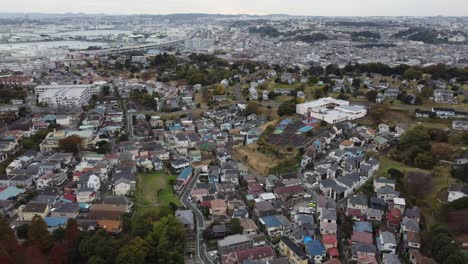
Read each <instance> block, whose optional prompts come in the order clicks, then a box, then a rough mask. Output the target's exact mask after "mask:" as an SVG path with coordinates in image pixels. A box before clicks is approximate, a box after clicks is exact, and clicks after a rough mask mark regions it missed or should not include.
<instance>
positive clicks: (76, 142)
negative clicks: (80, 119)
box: [59, 135, 82, 154]
mask: <svg viewBox="0 0 468 264" xmlns="http://www.w3.org/2000/svg"><path fill="white" fill-rule="evenodd" d="M81 143H82V139H81V137H80V136H78V135H71V136H68V137H66V138H63V139H60V140H59V149H60V150H61V151H64V152H70V153H74V154H77V153H78V152H79V151H80V145H81Z"/></svg>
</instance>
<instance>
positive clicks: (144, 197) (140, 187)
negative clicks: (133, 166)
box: [135, 173, 180, 211]
mask: <svg viewBox="0 0 468 264" xmlns="http://www.w3.org/2000/svg"><path fill="white" fill-rule="evenodd" d="M137 177H138V178H137V187H136V192H135V206H136V208H137V211H139V210H142V211H145V210H146V209H145V208H154V207H156V206H158V205H161V206H167V205H169V204H170V203H174V204H177V205H180V201H179V199H178V198H177V196H176V195H175V194H174V193H173V191H172V185H171V184H170V181H171V179H172V180H173V179H175V178H176V176H174V175H168V174H164V173H139V174H138V176H137Z"/></svg>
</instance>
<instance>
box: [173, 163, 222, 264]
mask: <svg viewBox="0 0 468 264" xmlns="http://www.w3.org/2000/svg"><path fill="white" fill-rule="evenodd" d="M199 176H200V173H199V171H198V170H196V171H195V175H194V176H193V177H192V179H191V180H190V182H189V183H188V184H187V186H186V188H185V190H184V191H183V192H182V195H181V197H180V201H181V202H182V204H183V205H184V206H185V207H187V208H188V209H190V210H192V212H193V214H194V216H195V220H196V221H195V222H196V230H195V233H196V244H197V256H198V258H199V260H200V261H201V263H204V264H207V263H211V264H214V262H213V261H212V260H211V258H210V257H209V256H208V254H207V253H206V244H205V241H204V239H203V230H205V227H206V224H205V218H204V216H203V214H202V212H200V210H199V209H198V208H197V206H196V205H194V204H193V203H191V202H190V201H189V196H190V193H191V192H192V189H193V188H194V187H195V184H197V182H198V177H199Z"/></svg>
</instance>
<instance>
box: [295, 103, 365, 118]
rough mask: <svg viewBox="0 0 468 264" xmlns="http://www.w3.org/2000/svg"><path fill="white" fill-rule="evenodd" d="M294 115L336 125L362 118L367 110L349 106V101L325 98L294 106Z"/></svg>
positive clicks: (361, 107)
mask: <svg viewBox="0 0 468 264" xmlns="http://www.w3.org/2000/svg"><path fill="white" fill-rule="evenodd" d="M296 113H297V114H300V115H305V116H308V117H313V118H317V119H320V120H324V121H326V122H327V123H330V124H336V123H339V122H343V121H347V120H355V119H358V118H362V117H364V116H366V114H367V109H366V108H365V107H363V106H358V105H350V104H349V101H345V100H338V99H334V98H331V97H326V98H320V99H318V100H315V101H312V102H306V103H303V104H298V105H296Z"/></svg>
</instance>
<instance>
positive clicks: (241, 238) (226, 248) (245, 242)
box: [217, 235, 253, 254]
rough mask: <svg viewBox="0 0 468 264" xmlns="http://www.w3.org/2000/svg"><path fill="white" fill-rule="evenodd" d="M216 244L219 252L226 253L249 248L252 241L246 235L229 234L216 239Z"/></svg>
mask: <svg viewBox="0 0 468 264" xmlns="http://www.w3.org/2000/svg"><path fill="white" fill-rule="evenodd" d="M217 244H218V251H219V253H220V254H226V253H230V252H234V251H239V250H244V249H248V248H251V247H252V245H253V242H252V239H251V238H250V237H248V236H247V235H231V236H227V237H225V238H223V239H221V240H218V242H217Z"/></svg>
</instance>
